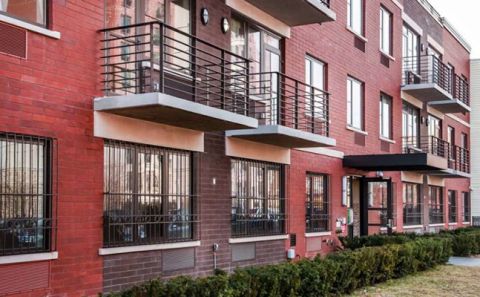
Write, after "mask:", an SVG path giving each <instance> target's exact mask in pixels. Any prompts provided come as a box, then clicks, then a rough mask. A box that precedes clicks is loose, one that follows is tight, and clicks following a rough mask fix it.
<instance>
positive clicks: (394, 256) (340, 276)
mask: <svg viewBox="0 0 480 297" xmlns="http://www.w3.org/2000/svg"><path fill="white" fill-rule="evenodd" d="M377 239H378V238H377ZM377 239H375V241H374V242H375V244H377V243H378V241H377ZM378 240H380V239H378ZM403 240H404V239H399V241H402V242H401V243H393V244H387V245H384V246H373V247H363V248H358V249H355V250H345V251H342V252H338V253H333V254H330V255H328V256H327V257H326V258H320V257H317V258H315V259H313V260H308V259H304V260H301V261H298V262H294V263H282V264H277V265H268V266H262V267H250V268H243V269H237V270H236V271H235V272H234V273H232V274H230V275H228V274H226V273H224V272H217V273H216V274H215V275H213V276H209V277H205V278H197V279H192V278H190V277H184V276H180V277H177V278H174V279H171V280H169V281H161V280H153V281H150V282H148V283H146V284H144V285H141V286H137V287H134V288H132V289H129V290H126V291H123V292H120V293H113V294H110V296H112V297H113V296H115V297H116V296H121V297H133V296H135V297H147V296H148V297H278V296H282V297H318V296H332V295H342V294H346V293H351V292H352V291H353V290H355V289H358V288H361V287H364V286H368V285H373V284H376V283H379V282H384V281H386V280H388V279H391V278H399V277H402V276H405V275H407V274H411V273H415V272H417V271H421V270H425V269H428V268H430V267H433V266H435V265H437V264H443V263H446V262H447V261H448V258H449V257H450V256H451V253H452V240H451V239H450V238H446V237H438V238H418V239H415V240H405V241H403ZM372 242H373V241H372Z"/></svg>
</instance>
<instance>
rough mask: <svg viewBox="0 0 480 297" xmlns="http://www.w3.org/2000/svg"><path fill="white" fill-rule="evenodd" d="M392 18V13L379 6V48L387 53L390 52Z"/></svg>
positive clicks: (389, 53)
mask: <svg viewBox="0 0 480 297" xmlns="http://www.w3.org/2000/svg"><path fill="white" fill-rule="evenodd" d="M392 19H393V15H392V13H391V12H390V11H388V10H387V9H386V8H385V7H383V6H380V50H381V51H382V52H383V53H385V54H388V55H391V54H392V34H393V32H392Z"/></svg>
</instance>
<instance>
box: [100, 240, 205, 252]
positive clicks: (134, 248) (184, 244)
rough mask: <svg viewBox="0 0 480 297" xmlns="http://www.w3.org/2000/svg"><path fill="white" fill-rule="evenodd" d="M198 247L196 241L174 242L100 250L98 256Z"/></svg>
mask: <svg viewBox="0 0 480 297" xmlns="http://www.w3.org/2000/svg"><path fill="white" fill-rule="evenodd" d="M199 246H200V241H199V240H197V241H187V242H176V243H164V244H149V245H136V246H124V247H115V248H101V249H99V250H98V254H99V255H100V256H108V255H116V254H126V253H136V252H147V251H160V250H171V249H181V248H189V247H199Z"/></svg>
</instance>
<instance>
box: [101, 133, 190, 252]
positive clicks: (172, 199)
mask: <svg viewBox="0 0 480 297" xmlns="http://www.w3.org/2000/svg"><path fill="white" fill-rule="evenodd" d="M192 172H193V161H192V153H190V152H185V151H179V150H171V149H164V148H160V147H154V146H147V145H139V144H132V143H126V142H119V141H111V140H108V141H106V142H105V148H104V191H105V193H104V246H105V247H113V246H127V245H144V244H156V243H164V242H178V241H188V240H192V239H193V238H194V237H195V232H196V230H195V227H196V223H197V222H198V216H197V215H196V196H195V195H194V194H193V192H194V190H193V189H194V182H195V181H194V178H193V174H192Z"/></svg>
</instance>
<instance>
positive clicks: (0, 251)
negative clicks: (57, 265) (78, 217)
mask: <svg viewBox="0 0 480 297" xmlns="http://www.w3.org/2000/svg"><path fill="white" fill-rule="evenodd" d="M56 151H57V150H56V141H55V140H54V139H50V138H44V137H37V136H28V135H21V134H14V133H0V256H4V255H14V254H26V253H38V252H46V251H50V250H54V249H55V243H56V240H55V236H56V234H55V233H56V232H55V230H56V220H55V218H56V204H57V201H56V198H57V195H56V193H57V182H56V180H54V177H56V176H57V173H56V170H57V157H56V155H55V152H56Z"/></svg>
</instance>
